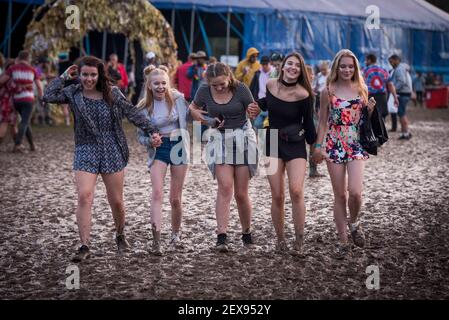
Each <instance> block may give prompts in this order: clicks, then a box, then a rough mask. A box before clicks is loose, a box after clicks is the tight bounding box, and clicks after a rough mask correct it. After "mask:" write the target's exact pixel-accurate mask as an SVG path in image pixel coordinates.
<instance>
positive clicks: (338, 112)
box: [326, 95, 369, 164]
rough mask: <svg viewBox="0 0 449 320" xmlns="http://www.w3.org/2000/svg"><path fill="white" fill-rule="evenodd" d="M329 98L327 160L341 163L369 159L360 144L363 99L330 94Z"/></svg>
mask: <svg viewBox="0 0 449 320" xmlns="http://www.w3.org/2000/svg"><path fill="white" fill-rule="evenodd" d="M329 98H330V102H331V106H330V114H329V120H328V126H329V130H328V132H327V136H326V156H327V160H328V161H331V162H333V163H339V164H341V163H348V162H350V161H352V160H366V159H368V158H369V156H368V153H367V152H366V151H365V150H363V148H362V146H361V145H360V132H359V126H360V118H361V115H362V108H363V103H362V99H361V98H360V97H357V98H355V99H351V100H345V99H341V98H338V97H337V96H335V95H330V97H329Z"/></svg>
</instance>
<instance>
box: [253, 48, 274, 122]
mask: <svg viewBox="0 0 449 320" xmlns="http://www.w3.org/2000/svg"><path fill="white" fill-rule="evenodd" d="M260 64H261V65H262V66H261V67H260V70H258V71H256V73H255V74H254V78H253V81H251V85H250V87H249V90H250V91H251V93H252V95H253V97H254V98H255V99H262V98H265V95H266V92H267V82H268V79H270V74H271V73H272V72H273V69H274V68H273V67H272V66H271V65H270V58H269V57H267V56H263V57H262V58H261V59H260ZM267 116H268V111H263V112H261V113H259V115H258V116H257V117H256V119H255V120H254V128H256V129H262V128H263V122H264V120H265V118H266V117H267Z"/></svg>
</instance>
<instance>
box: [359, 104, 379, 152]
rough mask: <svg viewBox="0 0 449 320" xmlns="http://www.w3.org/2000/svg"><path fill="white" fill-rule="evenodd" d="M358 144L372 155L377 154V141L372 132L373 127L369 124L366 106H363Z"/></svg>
mask: <svg viewBox="0 0 449 320" xmlns="http://www.w3.org/2000/svg"><path fill="white" fill-rule="evenodd" d="M360 144H361V145H362V148H363V149H364V150H365V151H366V152H368V153H369V154H372V155H377V147H378V146H379V141H378V140H377V137H376V135H375V134H374V132H373V127H372V124H371V120H370V116H369V112H368V107H366V106H365V107H363V109H362V118H361V123H360Z"/></svg>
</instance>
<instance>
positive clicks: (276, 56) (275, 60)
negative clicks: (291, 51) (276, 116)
mask: <svg viewBox="0 0 449 320" xmlns="http://www.w3.org/2000/svg"><path fill="white" fill-rule="evenodd" d="M282 61H284V55H283V54H282V53H278V52H274V53H272V54H271V56H270V63H271V66H272V67H273V71H271V73H270V79H277V78H279V75H280V74H281V65H282ZM269 127H270V120H269V118H268V116H266V117H265V119H264V121H263V123H262V128H269ZM267 164H268V163H265V164H264V165H267Z"/></svg>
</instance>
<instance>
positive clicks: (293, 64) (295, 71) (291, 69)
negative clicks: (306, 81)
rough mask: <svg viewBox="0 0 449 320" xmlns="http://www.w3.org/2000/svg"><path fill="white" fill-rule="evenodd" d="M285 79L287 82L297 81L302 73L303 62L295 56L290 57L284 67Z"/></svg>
mask: <svg viewBox="0 0 449 320" xmlns="http://www.w3.org/2000/svg"><path fill="white" fill-rule="evenodd" d="M282 71H283V80H285V81H287V82H294V81H296V80H297V79H298V78H299V76H300V75H301V62H300V61H299V59H298V58H297V57H295V56H291V57H289V58H288V59H287V60H286V61H285V64H284V66H283V67H282Z"/></svg>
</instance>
